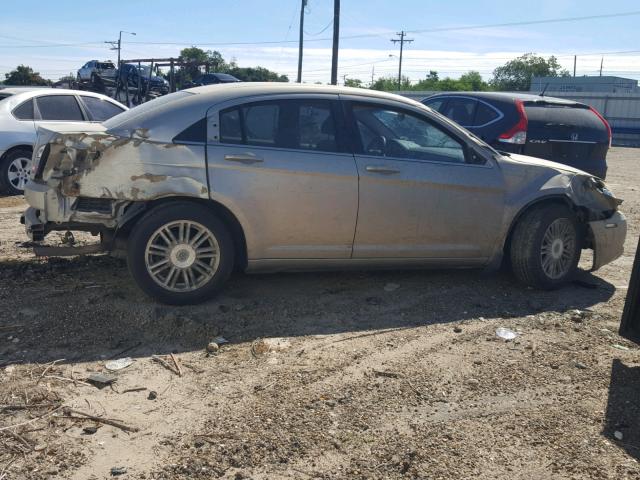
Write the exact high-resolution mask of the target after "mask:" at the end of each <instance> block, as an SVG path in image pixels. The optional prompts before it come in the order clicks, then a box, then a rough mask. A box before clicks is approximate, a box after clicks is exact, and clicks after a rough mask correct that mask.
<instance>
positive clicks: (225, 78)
mask: <svg viewBox="0 0 640 480" xmlns="http://www.w3.org/2000/svg"><path fill="white" fill-rule="evenodd" d="M241 81H242V80H238V79H237V78H236V77H234V76H233V75H229V74H228V73H205V74H203V75H200V76H199V77H197V78H196V79H195V80H193V81H191V82H187V83H186V84H185V86H184V88H193V87H202V86H204V85H214V84H216V83H237V82H241Z"/></svg>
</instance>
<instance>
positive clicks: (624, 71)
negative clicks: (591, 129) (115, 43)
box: [0, 0, 640, 83]
mask: <svg viewBox="0 0 640 480" xmlns="http://www.w3.org/2000/svg"><path fill="white" fill-rule="evenodd" d="M614 3H615V5H614V4H608V3H607V2H602V1H595V0H536V1H535V2H531V3H524V2H514V1H513V0H510V1H503V0H483V1H478V0H458V1H450V0H394V1H390V0H342V2H341V4H342V5H341V18H340V35H341V40H340V54H339V70H338V74H339V82H340V83H342V82H343V81H344V79H345V78H351V79H356V78H357V79H361V80H363V81H364V82H365V83H368V82H370V81H371V79H372V76H373V78H379V77H381V76H396V75H397V72H398V53H399V47H398V45H397V44H394V43H392V42H391V39H392V38H398V37H397V36H396V35H395V34H396V32H399V31H401V30H405V31H407V32H409V33H408V34H407V38H408V39H413V42H411V43H408V44H405V51H404V61H403V74H405V75H407V76H408V77H410V78H411V80H412V81H417V80H419V79H421V78H424V77H425V75H426V74H427V73H428V72H429V70H436V71H438V72H439V74H440V77H445V76H450V77H453V78H457V77H459V76H460V75H461V74H463V73H465V72H467V71H469V70H476V71H479V72H480V73H481V75H482V76H483V78H485V80H489V79H490V78H491V72H492V71H493V69H494V68H495V67H497V66H499V65H501V64H504V63H505V62H507V61H508V60H510V59H512V58H515V57H517V56H519V55H521V54H523V53H525V52H536V53H538V54H541V55H544V56H548V55H555V56H557V57H558V60H559V61H560V63H561V64H562V65H563V66H564V67H565V68H567V69H568V70H571V71H572V70H573V55H575V54H577V55H578V60H577V74H578V75H597V74H598V70H599V68H600V61H601V58H602V55H601V54H602V53H606V54H605V55H604V62H603V74H604V75H617V76H624V77H629V78H636V79H640V45H639V44H638V43H637V34H636V32H637V28H638V27H637V26H638V24H639V23H640V4H638V3H637V2H634V1H630V0H620V1H617V2H614ZM0 4H2V9H1V10H2V14H1V15H0V78H4V75H3V74H4V73H6V72H9V71H10V70H12V69H13V68H15V67H16V66H17V65H19V64H25V65H29V66H31V67H32V68H33V69H34V70H36V71H38V72H40V73H41V75H42V76H44V77H45V78H50V79H53V80H56V79H58V78H60V77H61V76H64V75H68V74H69V73H72V74H74V75H75V73H76V71H77V69H78V68H80V67H81V66H82V65H83V64H84V63H85V62H87V61H88V60H92V59H99V60H104V59H112V60H114V61H115V59H116V53H117V52H115V51H113V50H110V45H109V44H107V43H105V41H108V40H117V38H118V32H119V31H120V30H125V31H128V32H135V33H136V35H135V36H133V35H130V34H127V33H125V34H123V37H122V42H123V43H122V45H123V46H122V57H123V58H124V59H131V58H146V57H155V58H158V57H171V56H178V55H179V52H180V50H181V49H182V48H184V47H188V46H192V45H195V46H198V47H200V48H203V49H205V50H208V49H211V50H218V51H219V52H220V53H222V55H223V56H224V57H225V59H228V60H231V59H235V61H236V62H237V63H238V65H240V66H243V67H249V66H258V65H259V66H263V67H267V68H269V69H272V70H275V71H277V72H278V73H281V74H286V75H288V76H289V78H290V79H292V80H295V77H296V71H297V56H298V46H297V40H298V28H299V15H300V4H301V0H243V1H240V0H237V1H223V0H217V1H216V0H213V1H212V0H208V1H204V0H153V1H152V2H149V1H148V0H146V1H143V0H110V1H108V2H107V1H104V0H103V1H94V0H84V1H78V0H74V1H71V0H56V1H50V0H20V1H15V0H0ZM613 14H624V15H620V16H616V17H609V18H593V19H588V20H580V21H566V22H554V23H538V24H530V25H504V24H512V23H516V22H532V21H544V20H550V19H560V18H570V17H586V16H600V15H613ZM332 18H333V0H308V5H307V7H306V10H305V28H304V30H305V48H304V62H303V81H305V82H317V81H319V82H328V81H329V79H330V71H331V39H330V38H331V34H332V26H331V21H332ZM488 25H492V26H488ZM496 25H501V26H496ZM478 26H485V27H484V28H475V27H478ZM354 37H355V38H354ZM634 50H637V51H634ZM613 52H618V53H613ZM619 52H622V53H619ZM390 55H391V56H390ZM345 75H346V77H345Z"/></svg>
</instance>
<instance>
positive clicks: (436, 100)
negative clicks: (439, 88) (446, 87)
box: [423, 97, 447, 112]
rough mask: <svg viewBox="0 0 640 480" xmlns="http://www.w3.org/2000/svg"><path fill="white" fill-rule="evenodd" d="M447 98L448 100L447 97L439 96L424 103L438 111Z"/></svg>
mask: <svg viewBox="0 0 640 480" xmlns="http://www.w3.org/2000/svg"><path fill="white" fill-rule="evenodd" d="M446 100H447V99H446V98H442V97H439V98H432V99H431V100H429V99H427V100H425V101H424V102H423V103H424V104H425V105H426V106H427V107H429V108H432V109H434V110H435V111H436V112H440V111H441V109H442V107H443V105H444V102H446Z"/></svg>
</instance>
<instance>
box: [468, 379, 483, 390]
mask: <svg viewBox="0 0 640 480" xmlns="http://www.w3.org/2000/svg"><path fill="white" fill-rule="evenodd" d="M466 383H467V385H469V386H470V387H473V388H477V387H479V386H480V381H478V380H477V379H475V378H470V379H468V380H467V382H466Z"/></svg>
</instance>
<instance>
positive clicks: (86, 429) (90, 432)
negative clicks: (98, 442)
mask: <svg viewBox="0 0 640 480" xmlns="http://www.w3.org/2000/svg"><path fill="white" fill-rule="evenodd" d="M98 428H100V426H99V425H91V426H90V427H84V428H83V429H82V433H83V434H84V435H93V434H94V433H96V432H97V431H98Z"/></svg>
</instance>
